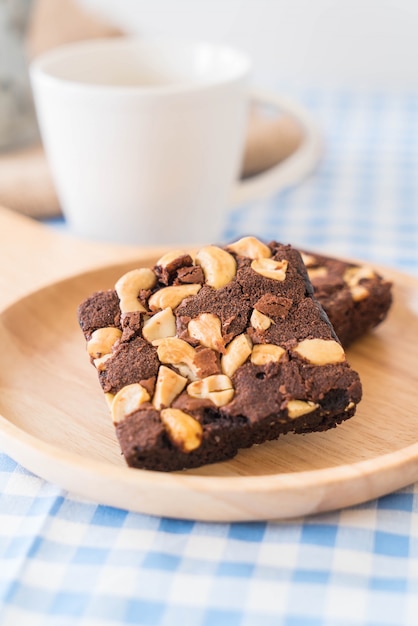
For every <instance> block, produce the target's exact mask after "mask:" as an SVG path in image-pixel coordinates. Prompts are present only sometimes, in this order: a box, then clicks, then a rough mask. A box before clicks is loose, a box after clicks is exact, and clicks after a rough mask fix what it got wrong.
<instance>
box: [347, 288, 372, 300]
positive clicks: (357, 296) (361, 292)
mask: <svg viewBox="0 0 418 626" xmlns="http://www.w3.org/2000/svg"><path fill="white" fill-rule="evenodd" d="M350 292H351V296H352V298H353V300H354V302H360V300H365V298H368V297H369V295H370V292H369V290H368V289H367V287H365V286H364V285H354V287H350Z"/></svg>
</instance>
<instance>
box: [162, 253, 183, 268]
mask: <svg viewBox="0 0 418 626" xmlns="http://www.w3.org/2000/svg"><path fill="white" fill-rule="evenodd" d="M187 254H188V253H187V252H184V250H171V251H170V252H166V253H165V254H163V256H162V257H160V258H159V259H158V261H157V262H156V264H155V265H156V266H157V267H167V266H168V265H170V264H171V263H172V262H173V261H175V260H176V259H180V258H182V257H184V256H186V255H187Z"/></svg>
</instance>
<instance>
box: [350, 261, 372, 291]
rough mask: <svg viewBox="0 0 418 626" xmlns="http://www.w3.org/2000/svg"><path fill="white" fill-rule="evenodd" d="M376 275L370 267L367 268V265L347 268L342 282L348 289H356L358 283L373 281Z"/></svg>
mask: <svg viewBox="0 0 418 626" xmlns="http://www.w3.org/2000/svg"><path fill="white" fill-rule="evenodd" d="M375 276H376V274H375V272H374V271H373V270H372V268H371V267H367V265H362V266H360V267H358V266H355V267H349V268H347V269H346V270H345V272H344V276H343V279H344V282H346V283H347V285H348V286H349V287H356V285H358V284H359V282H360V281H361V280H363V279H369V280H370V279H373V278H375Z"/></svg>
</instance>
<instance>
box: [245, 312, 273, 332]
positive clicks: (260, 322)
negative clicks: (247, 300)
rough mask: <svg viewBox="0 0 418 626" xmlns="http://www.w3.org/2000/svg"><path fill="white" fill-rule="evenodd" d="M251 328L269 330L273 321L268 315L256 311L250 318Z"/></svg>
mask: <svg viewBox="0 0 418 626" xmlns="http://www.w3.org/2000/svg"><path fill="white" fill-rule="evenodd" d="M250 323H251V326H252V327H253V328H254V329H255V330H259V331H262V330H267V329H268V328H270V326H271V325H272V323H273V320H272V319H270V317H268V315H264V313H260V311H257V309H254V310H253V312H252V313H251V317H250Z"/></svg>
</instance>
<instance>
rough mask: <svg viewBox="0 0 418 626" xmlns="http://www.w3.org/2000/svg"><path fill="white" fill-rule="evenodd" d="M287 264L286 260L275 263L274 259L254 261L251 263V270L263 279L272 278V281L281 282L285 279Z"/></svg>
mask: <svg viewBox="0 0 418 626" xmlns="http://www.w3.org/2000/svg"><path fill="white" fill-rule="evenodd" d="M287 266H288V262H287V260H286V259H283V260H282V261H275V260H274V259H254V261H253V262H252V263H251V268H252V269H253V270H254V272H257V274H261V276H265V278H272V279H273V280H280V281H283V280H284V279H285V278H286V270H287Z"/></svg>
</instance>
